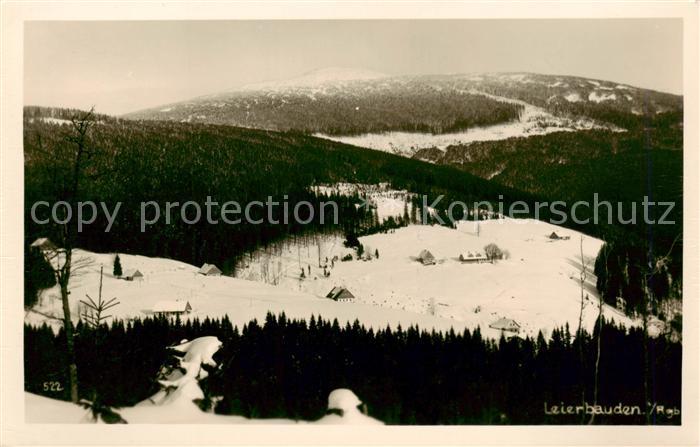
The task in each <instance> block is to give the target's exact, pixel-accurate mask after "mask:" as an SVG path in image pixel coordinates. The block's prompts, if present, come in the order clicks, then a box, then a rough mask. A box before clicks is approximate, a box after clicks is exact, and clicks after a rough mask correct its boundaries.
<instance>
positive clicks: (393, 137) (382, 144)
mask: <svg viewBox="0 0 700 447" xmlns="http://www.w3.org/2000/svg"><path fill="white" fill-rule="evenodd" d="M473 93H476V94H480V93H479V92H473ZM488 96H489V97H490V98H497V99H498V100H500V101H503V102H513V103H518V104H521V105H522V106H523V112H522V113H521V114H520V118H519V119H517V120H515V121H511V122H507V123H503V124H494V125H491V126H483V127H473V128H470V129H468V130H464V131H460V132H451V133H442V134H434V133H427V132H381V133H367V134H362V135H349V136H333V135H325V134H322V133H317V134H315V136H317V137H320V138H327V139H329V140H333V141H339V142H341V143H346V144H352V145H354V146H360V147H367V148H370V149H376V150H380V151H384V152H389V153H393V154H397V155H403V156H406V157H412V156H413V155H415V154H416V152H418V151H419V150H420V149H427V148H436V149H440V150H445V148H447V147H448V146H452V145H458V144H467V143H472V142H474V141H494V140H505V139H507V138H513V137H528V136H534V135H546V134H548V133H552V132H576V131H578V130H588V129H610V130H613V131H616V132H621V131H623V129H620V128H618V127H617V126H614V125H609V124H604V123H598V122H596V121H594V120H591V119H588V118H575V119H572V118H562V117H557V116H555V115H553V114H552V113H550V112H547V111H546V110H545V109H543V108H541V107H536V106H533V105H531V104H527V103H524V102H522V101H515V100H510V99H508V98H504V97H495V96H493V95H488Z"/></svg>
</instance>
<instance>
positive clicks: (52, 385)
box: [43, 381, 63, 392]
mask: <svg viewBox="0 0 700 447" xmlns="http://www.w3.org/2000/svg"><path fill="white" fill-rule="evenodd" d="M43 385H44V391H54V392H57V391H63V387H62V386H61V382H53V381H52V382H44V384H43Z"/></svg>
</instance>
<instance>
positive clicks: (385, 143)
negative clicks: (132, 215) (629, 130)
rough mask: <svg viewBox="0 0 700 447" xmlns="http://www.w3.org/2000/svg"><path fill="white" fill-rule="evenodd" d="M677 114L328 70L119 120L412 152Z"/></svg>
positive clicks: (455, 80) (604, 94) (560, 94)
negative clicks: (276, 133) (291, 135)
mask: <svg viewBox="0 0 700 447" xmlns="http://www.w3.org/2000/svg"><path fill="white" fill-rule="evenodd" d="M680 110H682V97H679V96H675V95H670V94H665V93H660V92H654V91H650V90H645V89H640V88H636V87H633V86H629V85H624V84H619V83H616V82H609V81H599V80H593V79H585V78H579V77H573V76H555V75H540V74H533V73H484V74H457V75H423V76H387V75H383V74H381V73H375V72H371V71H366V70H358V69H338V68H330V69H323V70H317V71H315V72H311V73H306V74H304V75H302V76H299V77H296V78H292V79H288V80H280V81H274V82H262V83H258V84H252V85H247V86H244V87H241V88H238V89H234V90H230V91H227V92H223V93H219V94H213V95H207V96H203V97H199V98H194V99H191V100H188V101H183V102H179V103H174V104H168V105H164V106H161V107H158V108H154V109H149V110H143V111H138V112H134V113H130V114H128V115H126V117H127V118H130V119H150V120H172V121H184V122H205V123H212V124H229V125H235V126H242V127H253V128H262V129H269V130H296V131H301V132H304V133H310V134H314V135H317V136H320V137H327V138H332V139H334V140H337V141H342V142H345V143H349V144H353V145H358V146H362V147H368V148H372V149H378V150H383V151H388V152H394V153H397V154H400V155H406V156H411V155H413V154H414V153H415V152H416V151H418V150H420V149H424V148H445V147H446V146H449V145H454V144H466V143H470V142H473V141H490V140H501V139H505V138H510V137H518V136H530V135H543V134H547V133H551V132H557V131H566V132H573V131H578V130H583V129H611V130H621V128H620V126H618V125H617V124H615V122H616V121H617V120H618V119H619V120H621V121H622V122H627V121H629V120H630V119H633V118H634V117H637V116H639V115H646V116H655V115H657V114H660V113H665V112H677V111H680ZM610 120H612V121H610ZM368 129H369V130H368Z"/></svg>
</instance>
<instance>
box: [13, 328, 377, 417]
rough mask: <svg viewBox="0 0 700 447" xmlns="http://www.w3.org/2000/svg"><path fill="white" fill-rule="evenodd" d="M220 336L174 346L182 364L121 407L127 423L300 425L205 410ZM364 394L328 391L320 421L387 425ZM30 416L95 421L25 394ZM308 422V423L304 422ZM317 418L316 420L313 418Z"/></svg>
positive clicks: (68, 406) (79, 410)
mask: <svg viewBox="0 0 700 447" xmlns="http://www.w3.org/2000/svg"><path fill="white" fill-rule="evenodd" d="M221 345H222V343H221V341H219V339H218V338H216V337H200V338H196V339H194V340H192V341H187V340H183V342H182V343H180V344H179V345H177V346H174V347H171V349H172V350H174V351H177V352H178V353H180V354H181V355H182V357H179V363H178V367H176V368H173V369H172V370H170V371H167V373H166V374H165V377H163V378H161V379H160V380H158V382H159V383H160V384H161V386H162V389H161V390H160V391H158V392H157V393H156V394H155V395H153V396H151V397H150V398H148V399H146V400H144V401H142V402H140V403H138V404H136V405H135V406H133V407H124V408H119V409H117V410H116V412H117V413H118V414H119V415H120V416H121V417H122V419H123V420H124V421H126V422H127V423H132V424H133V423H147V424H153V423H159V424H163V423H166V424H167V423H170V424H172V423H188V424H229V423H233V424H296V423H299V421H293V420H289V419H247V418H245V417H242V416H228V415H219V414H215V413H213V412H205V411H202V410H201V409H200V408H199V407H198V406H197V404H196V401H197V400H199V399H203V398H204V392H203V391H202V388H201V387H200V386H199V381H200V380H203V379H205V378H206V377H207V375H208V374H207V372H206V370H205V369H204V366H205V365H208V366H211V367H216V366H217V365H216V362H215V361H214V359H213V356H214V354H215V353H216V352H217V351H218V350H219V349H220V348H221ZM361 404H362V402H361V401H360V399H359V398H358V397H357V396H356V395H355V393H353V392H352V391H350V390H348V389H338V390H334V391H332V392H331V393H330V395H329V396H328V410H329V412H331V414H328V415H327V416H324V417H323V418H321V419H320V420H318V421H316V423H319V424H349V425H381V424H382V423H381V422H380V421H378V420H376V419H373V418H370V417H368V416H366V415H364V414H363V413H362V412H361V411H360V409H359V406H360V405H361ZM25 420H26V422H28V423H94V422H102V421H101V420H100V419H98V420H97V421H96V420H95V419H94V418H93V417H92V414H91V412H90V410H88V409H86V408H84V407H83V406H81V405H75V404H72V403H70V402H65V401H60V400H55V399H50V398H48V397H43V396H38V395H36V394H32V393H25ZM302 423H305V422H303V421H302ZM312 423H313V422H312Z"/></svg>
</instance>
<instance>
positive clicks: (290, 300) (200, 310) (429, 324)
mask: <svg viewBox="0 0 700 447" xmlns="http://www.w3.org/2000/svg"><path fill="white" fill-rule="evenodd" d="M120 258H121V264H122V266H123V268H124V269H125V271H126V270H128V269H138V270H139V271H140V272H141V273H143V275H144V278H143V280H135V281H126V280H123V279H118V278H115V277H113V276H112V275H111V271H112V263H113V259H114V255H113V254H98V253H91V252H86V251H82V250H75V252H74V256H73V259H74V261H76V260H83V259H84V260H89V262H90V265H89V266H87V267H85V268H84V269H82V270H81V271H79V272H78V274H77V275H76V276H74V277H71V283H70V288H71V294H70V299H71V310H72V315H73V316H74V319H75V321H76V322H77V320H78V315H79V311H80V310H81V304H80V300H86V298H85V296H86V294H89V295H90V296H91V297H93V298H96V295H97V291H98V287H99V280H100V275H99V271H100V266H104V268H105V276H104V284H103V298H105V299H108V298H112V297H116V298H117V299H118V301H119V302H120V304H119V305H118V306H117V307H115V308H113V309H110V314H112V315H114V316H115V317H117V318H127V319H128V318H137V317H140V318H143V317H147V316H151V315H153V308H154V306H155V305H156V304H157V303H158V302H160V301H164V300H166V301H181V302H189V303H190V305H191V306H192V312H191V313H190V314H189V317H191V318H195V317H197V318H205V317H207V316H209V317H222V316H224V315H228V316H229V318H230V319H231V321H232V322H233V323H234V324H237V325H239V326H242V325H244V324H245V323H247V322H249V321H250V320H252V319H254V318H255V319H258V321H263V320H264V318H265V315H266V314H267V312H273V313H281V312H285V313H286V314H287V316H288V317H291V318H304V319H307V320H308V319H309V318H310V317H311V316H312V315H316V316H318V315H321V316H323V317H324V318H326V319H333V318H337V319H338V321H339V322H341V323H342V324H345V323H346V322H353V321H354V320H356V319H357V320H359V321H361V322H362V323H364V324H365V325H366V326H368V327H373V328H385V327H386V326H387V325H391V326H392V327H396V326H397V325H398V324H400V325H401V326H402V327H408V326H410V325H419V326H420V327H422V328H426V329H432V328H434V329H436V330H449V329H450V328H451V327H453V326H454V327H455V328H457V329H463V328H465V327H466V326H465V325H464V324H460V323H459V322H454V321H452V320H451V319H449V318H439V317H434V316H430V315H425V314H421V313H414V312H409V311H405V310H401V309H391V308H385V309H382V310H381V311H380V312H378V311H377V307H376V306H373V305H371V304H367V303H358V304H354V303H352V304H350V303H336V302H334V301H331V300H328V299H325V298H323V296H325V293H323V294H322V295H314V294H312V293H307V292H303V291H298V289H297V290H294V289H288V288H284V287H275V286H272V285H269V284H264V283H260V282H255V281H246V280H243V279H238V278H231V277H228V276H219V277H213V276H203V275H200V274H198V273H197V271H198V270H199V268H198V267H195V266H192V265H188V264H184V263H182V262H178V261H173V260H170V259H162V258H148V257H145V256H134V255H125V254H120ZM78 262H81V261H78ZM108 272H109V273H108ZM60 315H61V301H60V298H59V291H58V288H57V287H54V288H53V289H48V290H45V291H43V292H42V294H41V297H40V301H39V304H38V305H37V306H35V307H34V308H33V309H32V310H30V311H27V312H26V315H25V322H27V323H33V324H41V323H42V322H46V323H47V324H53V325H55V326H56V327H58V326H59V325H60V323H59V322H58V321H56V320H55V319H53V318H51V316H60Z"/></svg>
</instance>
